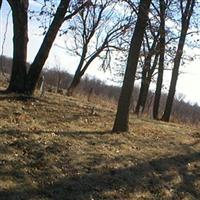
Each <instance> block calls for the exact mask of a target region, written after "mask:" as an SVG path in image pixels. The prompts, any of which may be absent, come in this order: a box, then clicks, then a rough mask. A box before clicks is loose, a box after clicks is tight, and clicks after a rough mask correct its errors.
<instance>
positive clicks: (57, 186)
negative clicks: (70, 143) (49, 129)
mask: <svg viewBox="0 0 200 200" xmlns="http://www.w3.org/2000/svg"><path fill="white" fill-rule="evenodd" d="M33 133H35V132H33ZM106 133H107V132H106ZM106 133H104V134H106ZM13 134H14V136H15V137H17V135H20V134H22V136H25V135H26V134H25V133H21V132H19V131H16V132H15V133H14V130H10V131H7V132H5V131H2V132H1V133H0V136H2V137H3V136H8V137H9V136H11V135H13ZM23 134H24V135H23ZM28 134H31V133H28ZM36 134H39V135H40V134H43V133H42V132H36ZM57 134H59V135H62V134H63V136H66V137H67V136H70V135H73V136H83V135H86V134H102V132H65V133H64V132H63V133H57ZM52 145H57V147H56V149H54V150H53V151H51V148H49V149H48V151H47V150H46V148H47V147H46V146H45V144H43V143H38V142H37V141H34V140H31V139H24V137H22V138H20V137H19V139H18V140H16V141H14V142H13V143H9V144H1V148H0V149H1V154H3V153H5V150H6V149H8V151H9V149H10V148H14V147H15V148H16V149H22V150H24V151H25V154H26V153H27V154H28V156H26V155H24V160H23V162H21V161H20V159H16V160H15V161H13V160H10V161H4V163H1V165H0V179H1V178H2V180H3V178H4V177H5V176H8V175H9V176H12V177H15V178H16V180H17V181H18V185H16V186H15V187H13V188H10V189H7V190H6V189H2V188H0V199H1V200H12V199H13V200H15V199H16V200H17V199H53V200H91V199H97V200H99V199H107V200H108V199H109V200H112V199H129V196H128V195H129V193H132V194H136V193H139V192H140V193H142V192H149V194H150V195H151V196H150V197H151V199H183V198H184V197H186V196H188V195H189V197H191V199H192V198H193V199H198V198H199V197H200V187H199V186H200V185H198V186H197V185H196V184H197V182H198V181H199V179H200V153H199V152H194V151H193V152H192V153H187V154H183V155H176V156H172V157H163V158H158V159H153V160H147V161H143V162H140V163H134V162H133V163H132V164H131V166H128V167H123V168H112V167H110V166H107V167H102V168H101V169H98V170H97V169H93V165H92V163H91V166H90V169H88V170H87V172H86V171H84V172H82V173H79V172H78V171H77V170H75V169H73V168H74V166H72V165H70V160H69V157H70V150H69V149H68V147H67V146H66V149H65V152H63V146H62V145H61V144H58V143H56V144H52ZM59 145H60V147H59ZM52 148H53V146H52ZM2 149H3V151H2ZM50 153H51V154H52V155H59V156H60V159H59V160H58V161H55V163H53V162H51V161H49V160H45V159H46V157H47V156H48V155H47V154H50ZM126 156H128V157H129V158H128V159H130V158H133V159H134V155H125V156H124V159H126ZM30 158H31V159H30ZM96 159H98V160H100V162H101V163H103V162H104V158H103V157H102V155H101V154H96ZM66 163H67V166H66V170H65V174H64V176H62V177H58V178H55V177H56V176H57V175H56V174H54V172H53V171H52V168H53V166H54V165H56V166H57V167H59V166H60V168H62V167H63V165H66ZM110 163H112V159H110ZM108 164H109V162H108ZM6 165H7V166H10V168H9V170H5V169H4V167H6ZM25 168H26V169H28V171H29V172H30V173H24V172H22V171H24V170H22V169H25ZM10 169H11V170H10ZM28 177H31V180H34V181H36V182H37V181H38V184H37V186H34V187H33V186H31V184H28V183H26V180H27V178H28ZM22 183H23V184H22ZM166 190H167V191H170V195H171V196H170V197H168V198H167V197H166V198H165V193H164V191H166ZM112 192H114V193H115V194H114V193H112ZM108 193H109V194H108ZM130 199H131V198H130ZM149 199H150V198H149Z"/></svg>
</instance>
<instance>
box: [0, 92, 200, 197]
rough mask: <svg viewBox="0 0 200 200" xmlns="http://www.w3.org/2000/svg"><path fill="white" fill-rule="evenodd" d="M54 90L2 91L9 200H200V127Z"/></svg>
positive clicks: (2, 176)
mask: <svg viewBox="0 0 200 200" xmlns="http://www.w3.org/2000/svg"><path fill="white" fill-rule="evenodd" d="M97 102H98V100H97V99H96V100H95V99H93V101H92V102H90V103H88V102H87V101H86V100H84V98H82V97H79V98H78V97H77V98H68V97H65V96H62V95H55V94H50V93H48V94H46V96H45V97H43V98H42V99H32V100H29V101H19V99H18V98H15V97H14V96H13V97H9V98H8V97H5V96H1V97H0V199H1V200H22V199H24V200H26V199H30V200H54V199H55V200H101V199H105V200H114V199H117V200H139V199H140V200H143V199H145V200H147V199H155V200H157V199H159V200H160V199H165V200H168V199H169V200H170V199H174V200H176V199H177V200H179V199H182V200H189V199H191V200H192V199H200V153H199V152H200V130H199V128H197V127H190V126H188V125H187V126H186V125H180V124H174V123H168V124H167V123H162V122H157V121H151V120H147V119H145V118H143V119H137V118H135V117H134V116H131V117H130V132H129V133H120V134H116V133H115V134H114V133H111V132H110V130H111V128H112V124H113V120H114V115H115V106H114V105H110V104H109V103H106V102H100V103H97Z"/></svg>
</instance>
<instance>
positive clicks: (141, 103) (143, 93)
mask: <svg viewBox="0 0 200 200" xmlns="http://www.w3.org/2000/svg"><path fill="white" fill-rule="evenodd" d="M158 56H159V54H158V53H157V54H156V55H155V58H154V61H153V65H152V67H151V69H149V70H148V72H146V75H145V77H144V79H143V78H142V82H141V87H140V94H139V98H138V102H137V106H136V109H135V114H137V115H139V114H140V110H141V114H142V113H143V112H144V109H145V105H146V102H147V97H148V92H149V86H150V83H151V79H152V76H153V72H154V71H155V68H156V65H157V62H158ZM138 107H139V108H138Z"/></svg>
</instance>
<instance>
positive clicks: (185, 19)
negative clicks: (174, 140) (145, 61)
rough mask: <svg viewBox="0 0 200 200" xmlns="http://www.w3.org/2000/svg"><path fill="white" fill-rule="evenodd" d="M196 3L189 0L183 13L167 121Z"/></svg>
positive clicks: (165, 112) (165, 113) (165, 117)
mask: <svg viewBox="0 0 200 200" xmlns="http://www.w3.org/2000/svg"><path fill="white" fill-rule="evenodd" d="M194 5H195V0H192V1H191V0H187V4H186V7H185V11H184V12H183V13H182V28H181V35H180V39H179V44H178V48H177V51H176V55H175V59H174V68H173V71H172V78H171V82H170V88H169V92H168V96H167V102H166V106H165V110H164V114H163V116H162V120H163V121H166V122H168V121H169V119H170V115H171V111H172V106H173V100H174V95H175V92H176V84H177V80H178V74H179V67H180V62H181V57H182V54H183V48H184V44H185V39H186V35H187V31H188V28H189V24H190V18H191V15H192V13H193V8H194Z"/></svg>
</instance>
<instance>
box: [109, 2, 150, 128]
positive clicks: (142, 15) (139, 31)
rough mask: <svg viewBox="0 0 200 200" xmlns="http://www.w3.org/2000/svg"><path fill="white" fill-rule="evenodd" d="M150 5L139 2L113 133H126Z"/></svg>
mask: <svg viewBox="0 0 200 200" xmlns="http://www.w3.org/2000/svg"><path fill="white" fill-rule="evenodd" d="M150 3H151V0H140V4H139V11H138V19H137V22H136V25H135V30H134V33H133V36H132V39H131V44H130V49H129V55H128V60H127V67H126V71H125V76H124V81H123V85H122V89H121V94H120V97H119V102H118V108H117V114H116V118H115V122H114V126H113V129H112V131H113V132H125V131H128V119H129V107H130V102H131V96H132V92H133V86H134V81H135V74H136V69H137V64H138V59H139V54H140V48H141V44H142V40H143V36H144V32H145V28H146V26H147V20H148V13H149V7H150Z"/></svg>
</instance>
